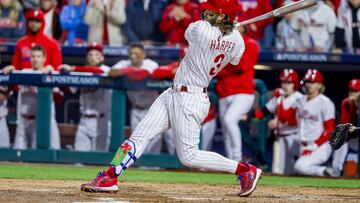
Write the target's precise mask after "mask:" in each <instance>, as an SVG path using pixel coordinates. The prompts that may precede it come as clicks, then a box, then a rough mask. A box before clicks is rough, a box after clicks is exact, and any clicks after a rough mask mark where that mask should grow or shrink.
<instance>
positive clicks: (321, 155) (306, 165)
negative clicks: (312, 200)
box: [295, 143, 332, 176]
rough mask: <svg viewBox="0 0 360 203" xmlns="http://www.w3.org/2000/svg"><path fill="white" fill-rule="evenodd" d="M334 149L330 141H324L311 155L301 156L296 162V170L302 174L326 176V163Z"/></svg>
mask: <svg viewBox="0 0 360 203" xmlns="http://www.w3.org/2000/svg"><path fill="white" fill-rule="evenodd" d="M331 153H332V149H331V146H330V144H329V143H324V144H322V145H321V146H319V147H318V148H317V149H315V150H314V151H313V152H312V153H311V154H309V155H303V156H300V158H299V159H298V160H297V161H296V162H295V171H296V172H297V173H299V174H300V175H311V176H324V170H325V169H326V166H325V165H324V164H325V163H326V162H327V160H328V159H329V158H330V156H331Z"/></svg>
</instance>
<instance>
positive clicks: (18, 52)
mask: <svg viewBox="0 0 360 203" xmlns="http://www.w3.org/2000/svg"><path fill="white" fill-rule="evenodd" d="M26 20H27V35H26V36H24V37H22V38H21V39H19V41H18V42H17V44H16V47H15V53H14V55H13V59H12V65H10V66H7V67H5V68H4V69H3V72H4V73H5V74H6V73H9V72H10V71H11V70H13V69H17V70H22V69H30V68H32V66H31V63H30V53H31V48H32V47H34V46H35V45H40V46H41V47H43V48H44V49H45V52H46V61H45V66H46V65H51V66H52V67H54V69H55V70H57V67H58V66H59V65H60V64H61V63H62V55H61V49H60V46H59V44H58V43H57V42H56V41H55V40H54V39H53V38H51V37H48V36H46V35H45V34H44V32H43V31H44V27H45V19H44V13H43V12H42V11H40V10H33V11H29V12H28V13H27V14H26Z"/></svg>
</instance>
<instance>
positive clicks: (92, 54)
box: [59, 43, 111, 151]
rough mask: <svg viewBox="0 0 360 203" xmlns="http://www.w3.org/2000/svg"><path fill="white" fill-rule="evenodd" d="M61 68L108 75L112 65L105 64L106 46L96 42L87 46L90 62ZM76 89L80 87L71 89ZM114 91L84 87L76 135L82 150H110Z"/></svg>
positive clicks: (77, 144)
mask: <svg viewBox="0 0 360 203" xmlns="http://www.w3.org/2000/svg"><path fill="white" fill-rule="evenodd" d="M59 69H60V70H61V71H66V72H71V71H74V72H88V73H94V74H103V73H105V74H107V73H108V72H109V70H110V67H109V66H107V65H105V64H104V54H103V46H102V45H101V44H98V43H92V44H90V45H89V46H88V47H87V56H86V65H85V66H69V65H61V66H60V67H59ZM70 90H73V91H74V92H75V91H77V89H76V88H70ZM110 98H111V90H108V89H100V88H81V89H80V113H81V118H80V122H79V125H78V129H77V132H76V137H75V144H74V149H75V150H78V151H107V150H108V143H109V130H110V128H109V126H110V112H111V99H110Z"/></svg>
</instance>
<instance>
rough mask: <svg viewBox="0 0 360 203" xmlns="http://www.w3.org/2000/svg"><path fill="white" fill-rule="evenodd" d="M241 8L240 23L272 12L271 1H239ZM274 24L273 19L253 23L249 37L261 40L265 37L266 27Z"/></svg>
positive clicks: (250, 26) (239, 13)
mask: <svg viewBox="0 0 360 203" xmlns="http://www.w3.org/2000/svg"><path fill="white" fill-rule="evenodd" d="M238 1H239V4H240V7H239V12H238V21H244V20H247V19H250V18H253V17H256V16H259V15H262V14H264V13H267V12H269V11H271V10H272V7H271V4H270V1H269V0H238ZM271 23H273V19H272V18H269V19H267V20H261V21H258V22H255V23H251V24H249V26H248V30H249V31H248V36H249V37H251V38H253V39H255V40H259V39H262V38H263V37H264V30H265V27H266V26H267V25H269V24H271Z"/></svg>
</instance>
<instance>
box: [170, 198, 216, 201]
mask: <svg viewBox="0 0 360 203" xmlns="http://www.w3.org/2000/svg"><path fill="white" fill-rule="evenodd" d="M170 198H172V199H175V200H189V201H194V200H211V201H220V200H222V199H221V198H206V197H170Z"/></svg>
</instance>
